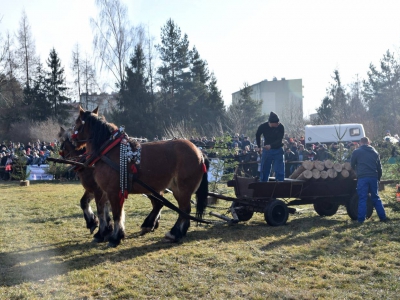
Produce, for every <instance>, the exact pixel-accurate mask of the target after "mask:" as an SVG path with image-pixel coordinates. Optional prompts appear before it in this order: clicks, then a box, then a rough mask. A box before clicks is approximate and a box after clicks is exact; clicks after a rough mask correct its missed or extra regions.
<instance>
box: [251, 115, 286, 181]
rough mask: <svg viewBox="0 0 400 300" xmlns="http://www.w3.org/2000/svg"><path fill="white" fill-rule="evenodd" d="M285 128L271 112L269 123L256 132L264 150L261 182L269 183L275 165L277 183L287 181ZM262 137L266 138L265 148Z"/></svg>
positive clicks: (262, 125)
mask: <svg viewBox="0 0 400 300" xmlns="http://www.w3.org/2000/svg"><path fill="white" fill-rule="evenodd" d="M284 134H285V127H284V126H283V125H282V124H281V123H280V122H279V117H278V115H277V114H276V113H274V112H273V111H271V113H270V115H269V118H268V122H265V123H263V124H261V125H260V126H259V127H258V129H257V132H256V142H257V146H258V148H259V149H260V151H261V150H262V156H261V172H260V181H268V179H269V175H270V173H271V166H272V163H273V164H274V171H275V179H276V181H284V179H285V162H284V159H283V157H284V151H283V143H282V139H283V136H284ZM261 135H263V136H264V146H261V145H260V144H261Z"/></svg>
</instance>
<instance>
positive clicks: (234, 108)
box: [227, 83, 266, 136]
mask: <svg viewBox="0 0 400 300" xmlns="http://www.w3.org/2000/svg"><path fill="white" fill-rule="evenodd" d="M251 92H252V89H251V87H250V86H249V85H248V84H247V83H245V84H244V86H243V89H241V90H240V98H239V99H238V100H237V101H235V102H234V103H232V104H231V106H229V108H228V112H227V117H228V120H229V123H230V127H231V128H230V129H231V131H233V132H235V133H243V134H246V135H248V136H254V134H255V132H256V131H257V128H258V126H259V125H260V124H261V123H262V122H265V120H266V116H265V115H264V114H262V112H261V111H262V100H254V99H252V98H251Z"/></svg>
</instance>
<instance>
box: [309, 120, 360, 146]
mask: <svg viewBox="0 0 400 300" xmlns="http://www.w3.org/2000/svg"><path fill="white" fill-rule="evenodd" d="M362 137H365V132H364V126H363V125H362V124H332V125H306V127H305V142H306V144H316V143H321V144H326V143H334V142H338V141H339V140H341V142H359V141H360V139H361V138H362Z"/></svg>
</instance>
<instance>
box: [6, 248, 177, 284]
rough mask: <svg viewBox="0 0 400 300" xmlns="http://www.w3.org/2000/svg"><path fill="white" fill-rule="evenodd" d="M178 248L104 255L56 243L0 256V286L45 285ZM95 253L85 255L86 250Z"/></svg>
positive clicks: (113, 252) (106, 252) (103, 250)
mask: <svg viewBox="0 0 400 300" xmlns="http://www.w3.org/2000/svg"><path fill="white" fill-rule="evenodd" d="M176 246H178V244H167V243H165V242H161V241H159V242H155V243H153V244H151V245H148V244H146V245H143V246H140V247H136V248H134V249H122V250H118V251H107V249H108V248H107V246H106V244H95V243H92V242H87V243H81V242H76V243H71V242H65V243H56V244H52V245H50V247H51V249H46V250H42V251H41V250H39V251H38V248H41V247H34V248H31V249H28V250H24V251H17V252H8V253H4V252H3V253H0V286H16V285H19V284H21V283H24V282H27V281H32V282H37V281H46V280H48V279H50V278H52V277H54V276H59V275H64V274H67V273H68V272H71V271H75V270H82V269H86V268H90V267H93V266H96V265H99V264H102V263H105V262H111V263H117V262H121V261H125V260H130V259H133V258H135V257H140V256H143V255H147V254H149V253H151V252H154V251H159V250H160V249H168V248H172V247H176ZM96 247H97V249H94V251H96V252H98V253H96V254H93V255H90V256H88V255H86V252H87V251H88V249H90V250H93V249H92V248H96Z"/></svg>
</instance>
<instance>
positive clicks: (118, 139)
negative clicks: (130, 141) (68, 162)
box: [89, 135, 124, 166]
mask: <svg viewBox="0 0 400 300" xmlns="http://www.w3.org/2000/svg"><path fill="white" fill-rule="evenodd" d="M123 137H124V136H123V135H121V136H120V137H118V138H116V139H115V140H113V142H112V143H111V144H110V145H108V146H107V147H106V148H105V149H104V150H103V151H102V152H101V153H100V155H99V156H97V157H96V158H95V159H94V160H93V161H92V162H91V163H90V164H89V166H93V165H94V164H95V163H96V162H98V161H99V160H100V158H101V157H102V156H103V155H105V154H107V152H108V151H110V150H111V149H112V148H114V147H115V146H116V145H118V144H119V143H120V142H121V140H122V139H123Z"/></svg>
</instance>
